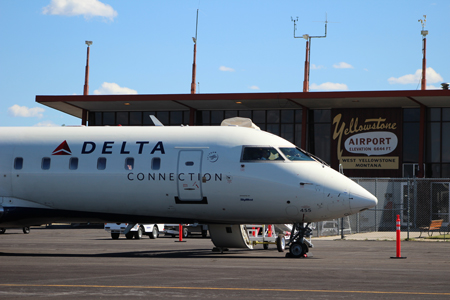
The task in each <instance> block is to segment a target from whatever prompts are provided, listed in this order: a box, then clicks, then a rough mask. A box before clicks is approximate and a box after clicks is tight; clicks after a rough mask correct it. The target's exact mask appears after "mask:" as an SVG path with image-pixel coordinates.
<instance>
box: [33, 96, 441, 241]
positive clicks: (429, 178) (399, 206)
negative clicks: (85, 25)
mask: <svg viewBox="0 0 450 300" xmlns="http://www.w3.org/2000/svg"><path fill="white" fill-rule="evenodd" d="M36 101H37V102H38V103H41V104H43V105H46V106H48V107H51V108H54V109H57V110H59V111H62V112H64V113H67V114H70V115H72V116H75V117H78V118H80V119H81V122H80V123H82V124H85V125H87V126H105V125H106V126H118V125H121V126H154V124H153V122H152V121H151V119H150V117H149V115H156V117H157V118H158V119H159V120H160V121H161V122H162V123H163V124H164V125H166V126H180V125H189V126H207V125H208V126H209V125H213V126H219V125H220V124H221V122H222V121H223V120H224V119H226V118H231V117H245V118H251V119H252V121H253V122H254V123H255V124H256V125H257V126H259V127H260V128H261V129H262V130H265V131H268V132H271V133H273V134H276V135H279V136H281V137H283V138H285V139H287V140H289V141H291V142H292V143H294V144H296V145H297V146H299V147H301V148H303V149H305V150H306V151H308V152H310V153H312V154H315V155H316V156H318V157H320V158H322V159H323V160H325V161H326V162H327V163H328V164H330V165H331V167H332V168H334V169H336V170H338V169H341V170H342V171H343V172H344V174H345V175H347V176H349V177H352V178H353V179H354V180H355V181H357V182H358V183H359V184H361V185H362V186H363V187H365V188H366V189H367V190H369V191H370V192H371V193H372V194H374V195H375V196H376V197H377V198H378V205H377V208H376V209H371V210H368V211H365V212H362V213H359V214H357V215H354V216H351V217H349V218H346V222H347V223H345V224H346V225H344V227H345V230H346V232H347V233H348V232H350V233H354V232H364V231H378V230H380V231H385V230H388V231H389V230H395V224H396V223H395V219H396V216H397V215H400V218H401V226H402V227H403V228H405V227H406V226H408V227H410V228H418V227H420V226H428V224H429V222H430V220H435V219H443V221H444V223H443V224H444V225H445V226H447V224H449V223H450V182H449V179H448V178H450V91H449V90H412V91H409V90H404V91H360V92H306V93H305V92H303V93H302V92H294V93H241V94H162V95H88V96H78V95H71V96H37V97H36ZM420 166H422V168H421V167H420ZM341 225H342V224H341V223H340V222H338V221H336V220H334V221H330V222H320V224H318V225H317V228H316V230H317V235H329V234H338V228H340V226H341Z"/></svg>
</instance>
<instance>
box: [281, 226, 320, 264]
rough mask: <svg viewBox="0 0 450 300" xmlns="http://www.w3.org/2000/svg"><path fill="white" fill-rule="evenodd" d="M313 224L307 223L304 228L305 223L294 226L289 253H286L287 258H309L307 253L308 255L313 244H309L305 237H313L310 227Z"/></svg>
mask: <svg viewBox="0 0 450 300" xmlns="http://www.w3.org/2000/svg"><path fill="white" fill-rule="evenodd" d="M310 224H311V223H307V224H306V226H304V223H294V226H292V232H291V239H290V241H289V243H288V245H289V253H286V257H295V258H299V257H307V255H306V253H308V251H309V248H312V247H313V244H311V242H309V241H308V240H307V239H305V237H309V236H311V231H312V230H311V228H309V225H310Z"/></svg>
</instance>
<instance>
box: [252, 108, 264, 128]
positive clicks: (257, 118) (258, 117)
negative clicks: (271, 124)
mask: <svg viewBox="0 0 450 300" xmlns="http://www.w3.org/2000/svg"><path fill="white" fill-rule="evenodd" d="M253 123H255V124H256V123H266V111H265V110H254V111H253ZM258 126H259V125H258ZM259 127H261V126H259Z"/></svg>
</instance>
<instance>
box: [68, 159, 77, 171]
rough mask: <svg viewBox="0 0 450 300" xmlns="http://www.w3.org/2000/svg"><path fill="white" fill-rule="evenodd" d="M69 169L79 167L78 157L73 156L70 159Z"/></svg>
mask: <svg viewBox="0 0 450 300" xmlns="http://www.w3.org/2000/svg"><path fill="white" fill-rule="evenodd" d="M69 169H70V170H76V169H78V157H71V158H70V160H69Z"/></svg>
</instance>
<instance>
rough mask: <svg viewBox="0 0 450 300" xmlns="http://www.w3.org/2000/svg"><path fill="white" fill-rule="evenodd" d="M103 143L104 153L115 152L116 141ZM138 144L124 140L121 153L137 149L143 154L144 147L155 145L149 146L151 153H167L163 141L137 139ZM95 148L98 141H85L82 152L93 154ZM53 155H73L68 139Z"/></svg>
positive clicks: (138, 152)
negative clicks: (134, 145) (154, 141)
mask: <svg viewBox="0 0 450 300" xmlns="http://www.w3.org/2000/svg"><path fill="white" fill-rule="evenodd" d="M102 144H103V145H101V146H100V147H99V148H100V150H101V153H102V154H113V150H114V144H115V142H114V141H106V142H103V143H102ZM136 145H139V147H133V146H129V145H128V144H127V142H125V141H124V142H122V145H121V146H120V154H130V152H131V151H133V150H134V151H136V152H137V154H142V153H144V148H145V149H147V148H148V147H153V148H149V149H152V151H150V154H154V153H155V152H160V153H161V154H165V153H166V152H165V150H164V144H163V142H162V141H159V142H157V143H156V144H153V143H152V144H150V141H137V142H136ZM153 145H154V146H153ZM128 146H129V147H130V149H129V150H127V149H128ZM146 146H147V147H146ZM95 149H97V144H96V143H94V142H91V141H87V142H84V143H83V146H82V147H81V154H91V153H93V152H94V151H95ZM52 155H72V150H70V148H69V144H67V141H64V142H62V143H61V144H60V145H59V146H58V147H56V149H55V150H53V152H52Z"/></svg>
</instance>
